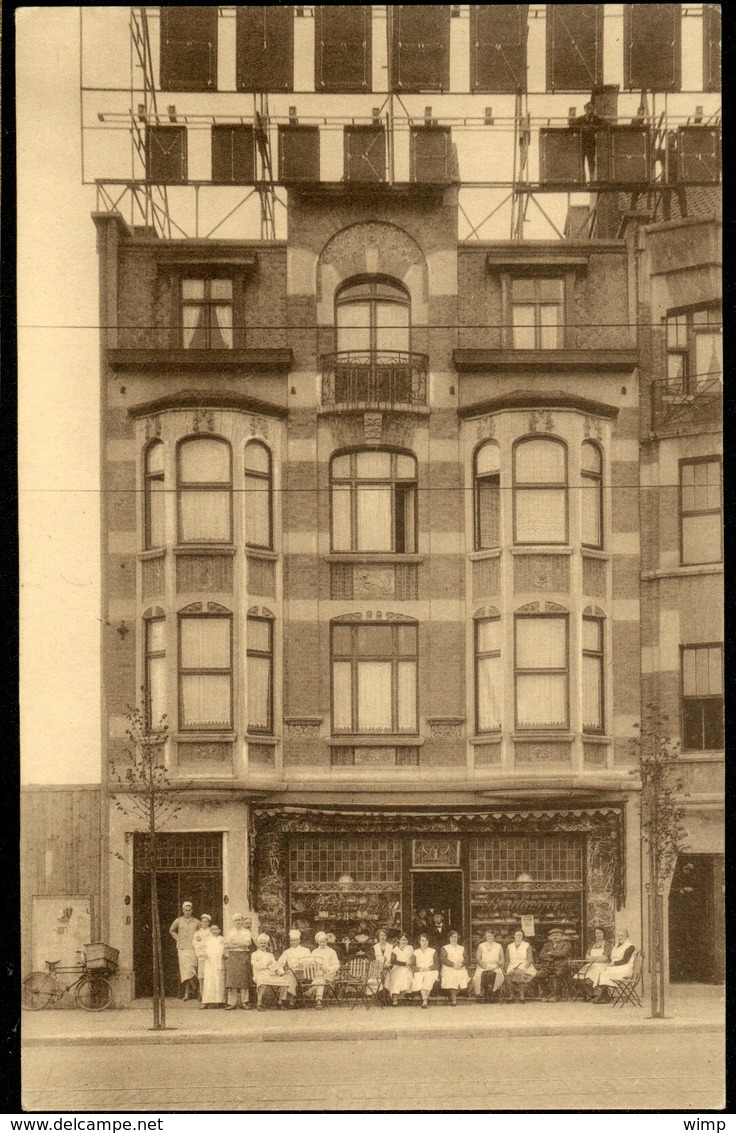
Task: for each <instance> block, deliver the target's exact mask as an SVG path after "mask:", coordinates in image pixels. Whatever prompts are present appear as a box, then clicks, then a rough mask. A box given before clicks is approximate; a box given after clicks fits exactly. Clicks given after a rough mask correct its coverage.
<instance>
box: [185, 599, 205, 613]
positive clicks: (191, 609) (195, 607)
mask: <svg viewBox="0 0 736 1133" xmlns="http://www.w3.org/2000/svg"><path fill="white" fill-rule="evenodd" d="M203 609H204V606H203V604H202V603H201V602H190V603H189V605H188V606H183V607H182V609H181V610H179V613H180V614H201V613H202V610H203Z"/></svg>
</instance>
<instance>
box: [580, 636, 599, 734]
mask: <svg viewBox="0 0 736 1133" xmlns="http://www.w3.org/2000/svg"><path fill="white" fill-rule="evenodd" d="M603 721H604V715H603V618H599V617H583V731H584V732H602V731H603V729H604V722H603Z"/></svg>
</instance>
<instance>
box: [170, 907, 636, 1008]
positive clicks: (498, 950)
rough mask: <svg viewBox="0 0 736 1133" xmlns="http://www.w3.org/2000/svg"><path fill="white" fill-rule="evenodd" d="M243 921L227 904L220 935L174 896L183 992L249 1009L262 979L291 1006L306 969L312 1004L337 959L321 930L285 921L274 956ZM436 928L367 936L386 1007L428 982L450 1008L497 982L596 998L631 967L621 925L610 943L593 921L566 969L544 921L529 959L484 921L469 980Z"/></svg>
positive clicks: (490, 995) (520, 944)
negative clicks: (591, 936) (284, 936)
mask: <svg viewBox="0 0 736 1133" xmlns="http://www.w3.org/2000/svg"><path fill="white" fill-rule="evenodd" d="M250 923H251V922H250V919H249V918H246V917H244V916H242V915H241V914H239V913H236V914H235V915H234V916H233V917H232V925H231V928H230V930H229V932H228V933H227V935H225V936H223V934H222V932H221V930H220V927H219V926H218V925H216V924H213V923H212V918H211V917H210V916H209V915H208V914H207V913H203V914H202V916H201V917H200V918H199V919H197V918H196V917H194V915H193V911H192V905H191V903H190V902H185V903H184V905H183V906H182V915H181V916H180V917H177V918H176V920H175V921H174V922H173V924H172V925H171V927H170V929H169V932H170V934H171V936H172V937H173V938H174V940H175V941H176V946H177V954H178V958H179V975H180V980H181V985H182V992H183V998H184V999H193V998H198V999H201V1006H202V1007H203V1008H207V1007H216V1006H223V1007H225V1008H226V1009H228V1010H230V1011H233V1010H235V1009H236V1008H237V1007H240V1008H243V1009H245V1010H249V1009H250V1008H251V1006H252V1004H251V991H252V990H253V989H255V992H256V1006H257V1007H258V1009H259V1010H263V1009H264V995H265V992H266V989H267V988H269V987H270V988H272V989H273V992H274V994H275V996H276V999H277V1001H278V1005H279V1006H285V1007H289V1006H295V1005H296V998H297V977H298V976H299V975H300V974H302V973H303V972H304V970H305V968H306V969H307V970H308V972H309V981H308V984H307V985H306V989H307V994H310V995H311V996H312V997H313V998H314V1000H315V1004H316V1006H317V1007H318V1008H321V1007H322V1004H323V997H324V991H325V987H326V986H327V985H328V984H331V983H333V982H334V980H335V978H336V976H337V973H338V971H339V969H340V965H341V962H342V959H343V957H341V956H340V955H339V954H338V952H337V950H336V948H334V947H332V944H331V942H330V941H329V940H328V937H327V934H326V933H324V932H318V933H316V935H315V938H314V941H315V945H316V947H315V948H314V949H309V948H308V947H306V945H304V944H303V943H302V934H301V932H300V930H299V929H292V930H291V931H290V932H289V947H288V948H286V949H285V950H284V951H283V952H282V953H281V955H280V956H279V957H278V958H277V957H276V954H275V949H274V946H273V942H272V940H271V938H270V937H269V936H268V934H267V933H261V934H260V935H259V936H257V937H256V938H255V939H254V938H253V936H252V934H251V930H250ZM443 929H444V924H443V920H442V917H441V916H436V915H435V916H434V918H433V921H432V923H431V926H430V927H428V928H425V929H424V930H423V931H422V932H420V933H419V938H418V942H417V946H416V947H413V946H412V945H411V943H410V941H409V937H408V936H407V935H406V933H402V934H401V935H400V936H399V938H398V940H396V941H395V942H391V941H389V938H388V933H387V931H386V930H385V929H381V930H379V932H378V939H377V940H376V941H375V943H374V944H372V946H370V945H369V948H371V947H372V953H373V959H374V960H375V962H376V968H377V970H378V971H379V972H380V977H381V978H380V979H377V980H376V990H377V991H381V992H382V993H383V994H385V995H386V996H387V997H388V998H389V999H390V1002H391V1003H392V1005H393V1006H394V1007H397V1006H398V1004H399V1000H400V999H401V997H402V996H405V995H407V994H412V995H413V994H416V993H419V996H420V999H421V1006H422V1008H424V1009H426V1008H427V1007H428V1006H429V997H430V994H431V993H432V991H433V990H434V988H435V985H436V984H437V983H439V986H440V988H441V989H442V990H444V991H448V992H449V995H450V1003H451V1005H452V1006H453V1007H455V1006H457V994H458V992H459V991H464V990H466V989H467V988H468V987H470V990H471V992H472V994H473V995H474V996H475V998H476V999H477V1000H480V1001H485V1002H486V1003H490V1002H493V1001H494V1000H496V999H499V998H500V993H501V989H502V988H503V987H504V984H505V985H506V993H507V996H508V998H510V999H512V1000H514V1001H517V1002H520V1003H523V1002H525V996H526V989H527V987H528V985H529V984H531V983H532V981H533V980H537V981H539V983H540V984H542V986H543V988H544V991H545V992H546V998H547V999H549V1000H555V1001H559V1000H560V999H561V998H563V995H564V993H565V992H566V991H567V990H568V989H569V988H570V986H571V983H570V981H571V980H572V981H573V985H572V986H577V987H578V988H579V989H581V990H582V994H583V997H584V998H585V999H587V1000H590V1001H592V1002H596V1003H602V1002H605V1001H606V999H608V997H609V988H611V987H614V986H615V985H616V984H617V983H619V982H620V981H621V980H624V979H627V978H628V977H630V976H631V974H632V971H633V961H634V954H635V948H634V945H633V944H632V943H631V941H630V940H629V938H628V933H627V932H626V931H625V930H623V929H622V930H620V931H619V932H618V934H617V941H616V944H615V946H613V947H612V946H611V943H610V942H609V941H608V940H607V939H606V936H605V933H604V932H603V930H602V929H601V928H597V929H596V930H595V940H594V941H593V943H592V944H591V946H590V948H589V949H588V952H587V954H586V957H585V960H584V962H582V964H580V965H579V966H577V970H573V969H574V967H576V965H573V964H572V963H571V957H570V952H571V948H570V942H569V941H568V940H567V939H565V937H564V935H563V933H562V931H561V930H560V929H559V928H555V929H552V930H551V932H550V934H549V938H548V939H547V940H546V941H545V943H544V944H543V945H542V948H541V950H540V952H539V956H538V957H537V958H535V956H534V952H533V950H532V946H531V944H530V943H529V941H528V940H526V939H525V937H524V934H523V932H522V931H521V930H517V931H516V932H515V933H514V937H513V940H512V941H511V942H510V943H509V944H508V945H507V947H506V948H505V949H504V947H503V945H502V944H501V942H500V941H498V940H496V936H495V931H494V930H493V929H492V928H488V929H487V930H486V932H485V939H484V940H483V941H481V943H480V944H479V945H478V948H477V950H476V954H475V970H474V972H473V975H472V979H471V975H470V972H469V970H468V968H469V958H468V954H467V951H466V949H465V947H464V946H463V945H462V944H461V943H460V939H459V934H458V932H457V931H456V930H455V929H450V930H449V932H447V933H446V935H444V939H443ZM302 986H305V985H304V984H303V985H302Z"/></svg>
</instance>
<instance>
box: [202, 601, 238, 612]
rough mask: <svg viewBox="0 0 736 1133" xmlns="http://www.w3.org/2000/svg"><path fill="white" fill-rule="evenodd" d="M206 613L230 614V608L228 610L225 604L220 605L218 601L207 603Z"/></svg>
mask: <svg viewBox="0 0 736 1133" xmlns="http://www.w3.org/2000/svg"><path fill="white" fill-rule="evenodd" d="M207 613H208V614H231V613H232V610H228V608H227V606H221V605H220V603H219V602H208V603H207Z"/></svg>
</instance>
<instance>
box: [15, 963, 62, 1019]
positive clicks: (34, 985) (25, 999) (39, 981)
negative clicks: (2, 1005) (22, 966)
mask: <svg viewBox="0 0 736 1133" xmlns="http://www.w3.org/2000/svg"><path fill="white" fill-rule="evenodd" d="M55 991H56V980H55V979H54V977H53V976H52V975H51V973H50V972H31V974H30V975H29V976H26V978H25V979H24V980H23V983H22V984H21V1004H22V1006H23V1007H25V1009H26V1010H27V1011H40V1010H41V1008H42V1007H45V1006H46V1004H47V1003H50V1002H51V1000H52V999H53V998H54V993H55Z"/></svg>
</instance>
